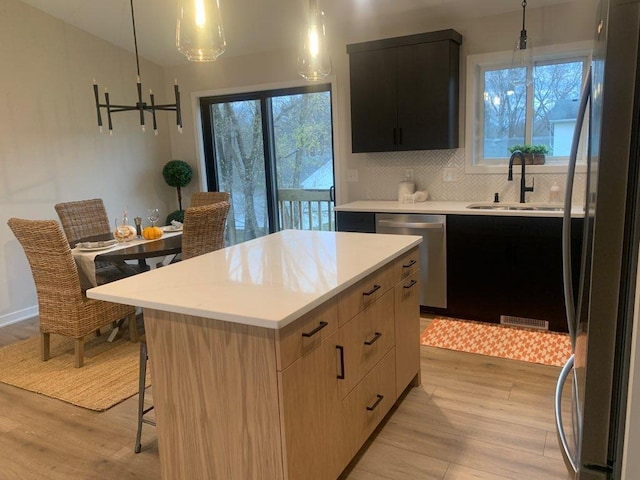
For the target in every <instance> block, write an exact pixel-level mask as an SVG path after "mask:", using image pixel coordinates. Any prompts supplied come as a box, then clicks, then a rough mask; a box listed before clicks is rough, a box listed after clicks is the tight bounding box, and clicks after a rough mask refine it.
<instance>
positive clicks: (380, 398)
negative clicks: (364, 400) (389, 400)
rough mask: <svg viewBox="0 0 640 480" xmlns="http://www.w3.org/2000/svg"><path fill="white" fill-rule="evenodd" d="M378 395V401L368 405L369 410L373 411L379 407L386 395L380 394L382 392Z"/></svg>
mask: <svg viewBox="0 0 640 480" xmlns="http://www.w3.org/2000/svg"><path fill="white" fill-rule="evenodd" d="M376 396H377V397H378V398H377V399H376V401H375V402H374V403H373V405H371V406H367V410H369V411H370V412H373V411H374V410H375V409H376V407H377V406H378V405H380V402H381V401H382V399H383V398H384V397H383V396H382V395H380V394H378V395H376Z"/></svg>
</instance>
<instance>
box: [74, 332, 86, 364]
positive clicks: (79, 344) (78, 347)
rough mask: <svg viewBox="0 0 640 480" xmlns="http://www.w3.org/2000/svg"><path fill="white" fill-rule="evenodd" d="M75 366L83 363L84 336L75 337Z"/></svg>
mask: <svg viewBox="0 0 640 480" xmlns="http://www.w3.org/2000/svg"><path fill="white" fill-rule="evenodd" d="M75 353H76V368H80V367H81V366H82V365H84V338H76V340H75Z"/></svg>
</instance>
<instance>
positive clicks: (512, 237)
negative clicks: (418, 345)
mask: <svg viewBox="0 0 640 480" xmlns="http://www.w3.org/2000/svg"><path fill="white" fill-rule="evenodd" d="M581 235H582V220H581V219H573V220H572V245H573V249H572V250H573V251H574V252H578V251H579V247H580V243H581ZM572 271H573V276H574V278H576V279H577V277H578V273H579V258H577V255H574V258H573V261H572ZM576 285H577V281H575V282H574V287H575V286H576ZM447 291H448V298H447V301H448V302H447V303H448V310H447V313H448V314H449V315H450V316H453V317H458V318H464V319H469V320H480V321H484V322H492V323H499V322H500V316H501V315H506V316H513V317H521V318H528V319H536V320H546V321H548V322H549V329H550V330H554V331H560V332H565V331H567V326H566V314H565V302H564V293H563V279H562V219H561V218H555V217H554V218H541V217H508V216H488V215H487V216H484V215H483V216H472V215H448V216H447Z"/></svg>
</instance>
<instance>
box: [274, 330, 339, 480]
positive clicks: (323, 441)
mask: <svg viewBox="0 0 640 480" xmlns="http://www.w3.org/2000/svg"><path fill="white" fill-rule="evenodd" d="M337 336H338V333H337V332H334V333H333V334H332V335H330V336H329V337H327V338H326V339H325V340H324V341H323V342H322V344H321V345H319V346H318V347H317V348H316V349H315V350H313V351H312V352H311V353H309V354H308V355H305V356H304V357H302V358H300V359H298V360H297V361H296V362H294V363H293V364H292V365H291V366H289V367H288V368H287V369H286V370H284V371H283V372H279V373H278V378H279V383H280V385H281V393H280V404H281V406H282V408H281V410H282V416H281V422H282V438H283V440H284V448H283V461H284V464H285V467H286V468H285V472H286V476H285V478H288V479H291V480H294V479H302V478H304V479H309V480H315V479H319V480H320V479H328V478H337V476H338V475H339V474H340V472H341V471H342V469H343V468H344V466H343V465H344V463H345V461H346V462H348V458H347V457H346V452H344V451H343V450H344V449H343V448H340V438H341V424H340V416H339V415H336V412H339V411H340V409H341V402H340V400H339V398H338V392H337V387H338V384H337V379H336V347H335V345H336V344H337Z"/></svg>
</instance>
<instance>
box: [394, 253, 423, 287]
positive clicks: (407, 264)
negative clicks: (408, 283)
mask: <svg viewBox="0 0 640 480" xmlns="http://www.w3.org/2000/svg"><path fill="white" fill-rule="evenodd" d="M419 269H420V250H419V249H418V247H415V248H413V249H411V250H409V251H408V252H407V253H405V254H403V255H402V256H401V257H399V258H398V259H397V260H396V261H395V262H393V284H394V285H395V284H397V283H398V282H401V281H402V280H404V279H405V278H407V277H410V276H411V275H413V274H414V273H416V272H417V271H418V270H419Z"/></svg>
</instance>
